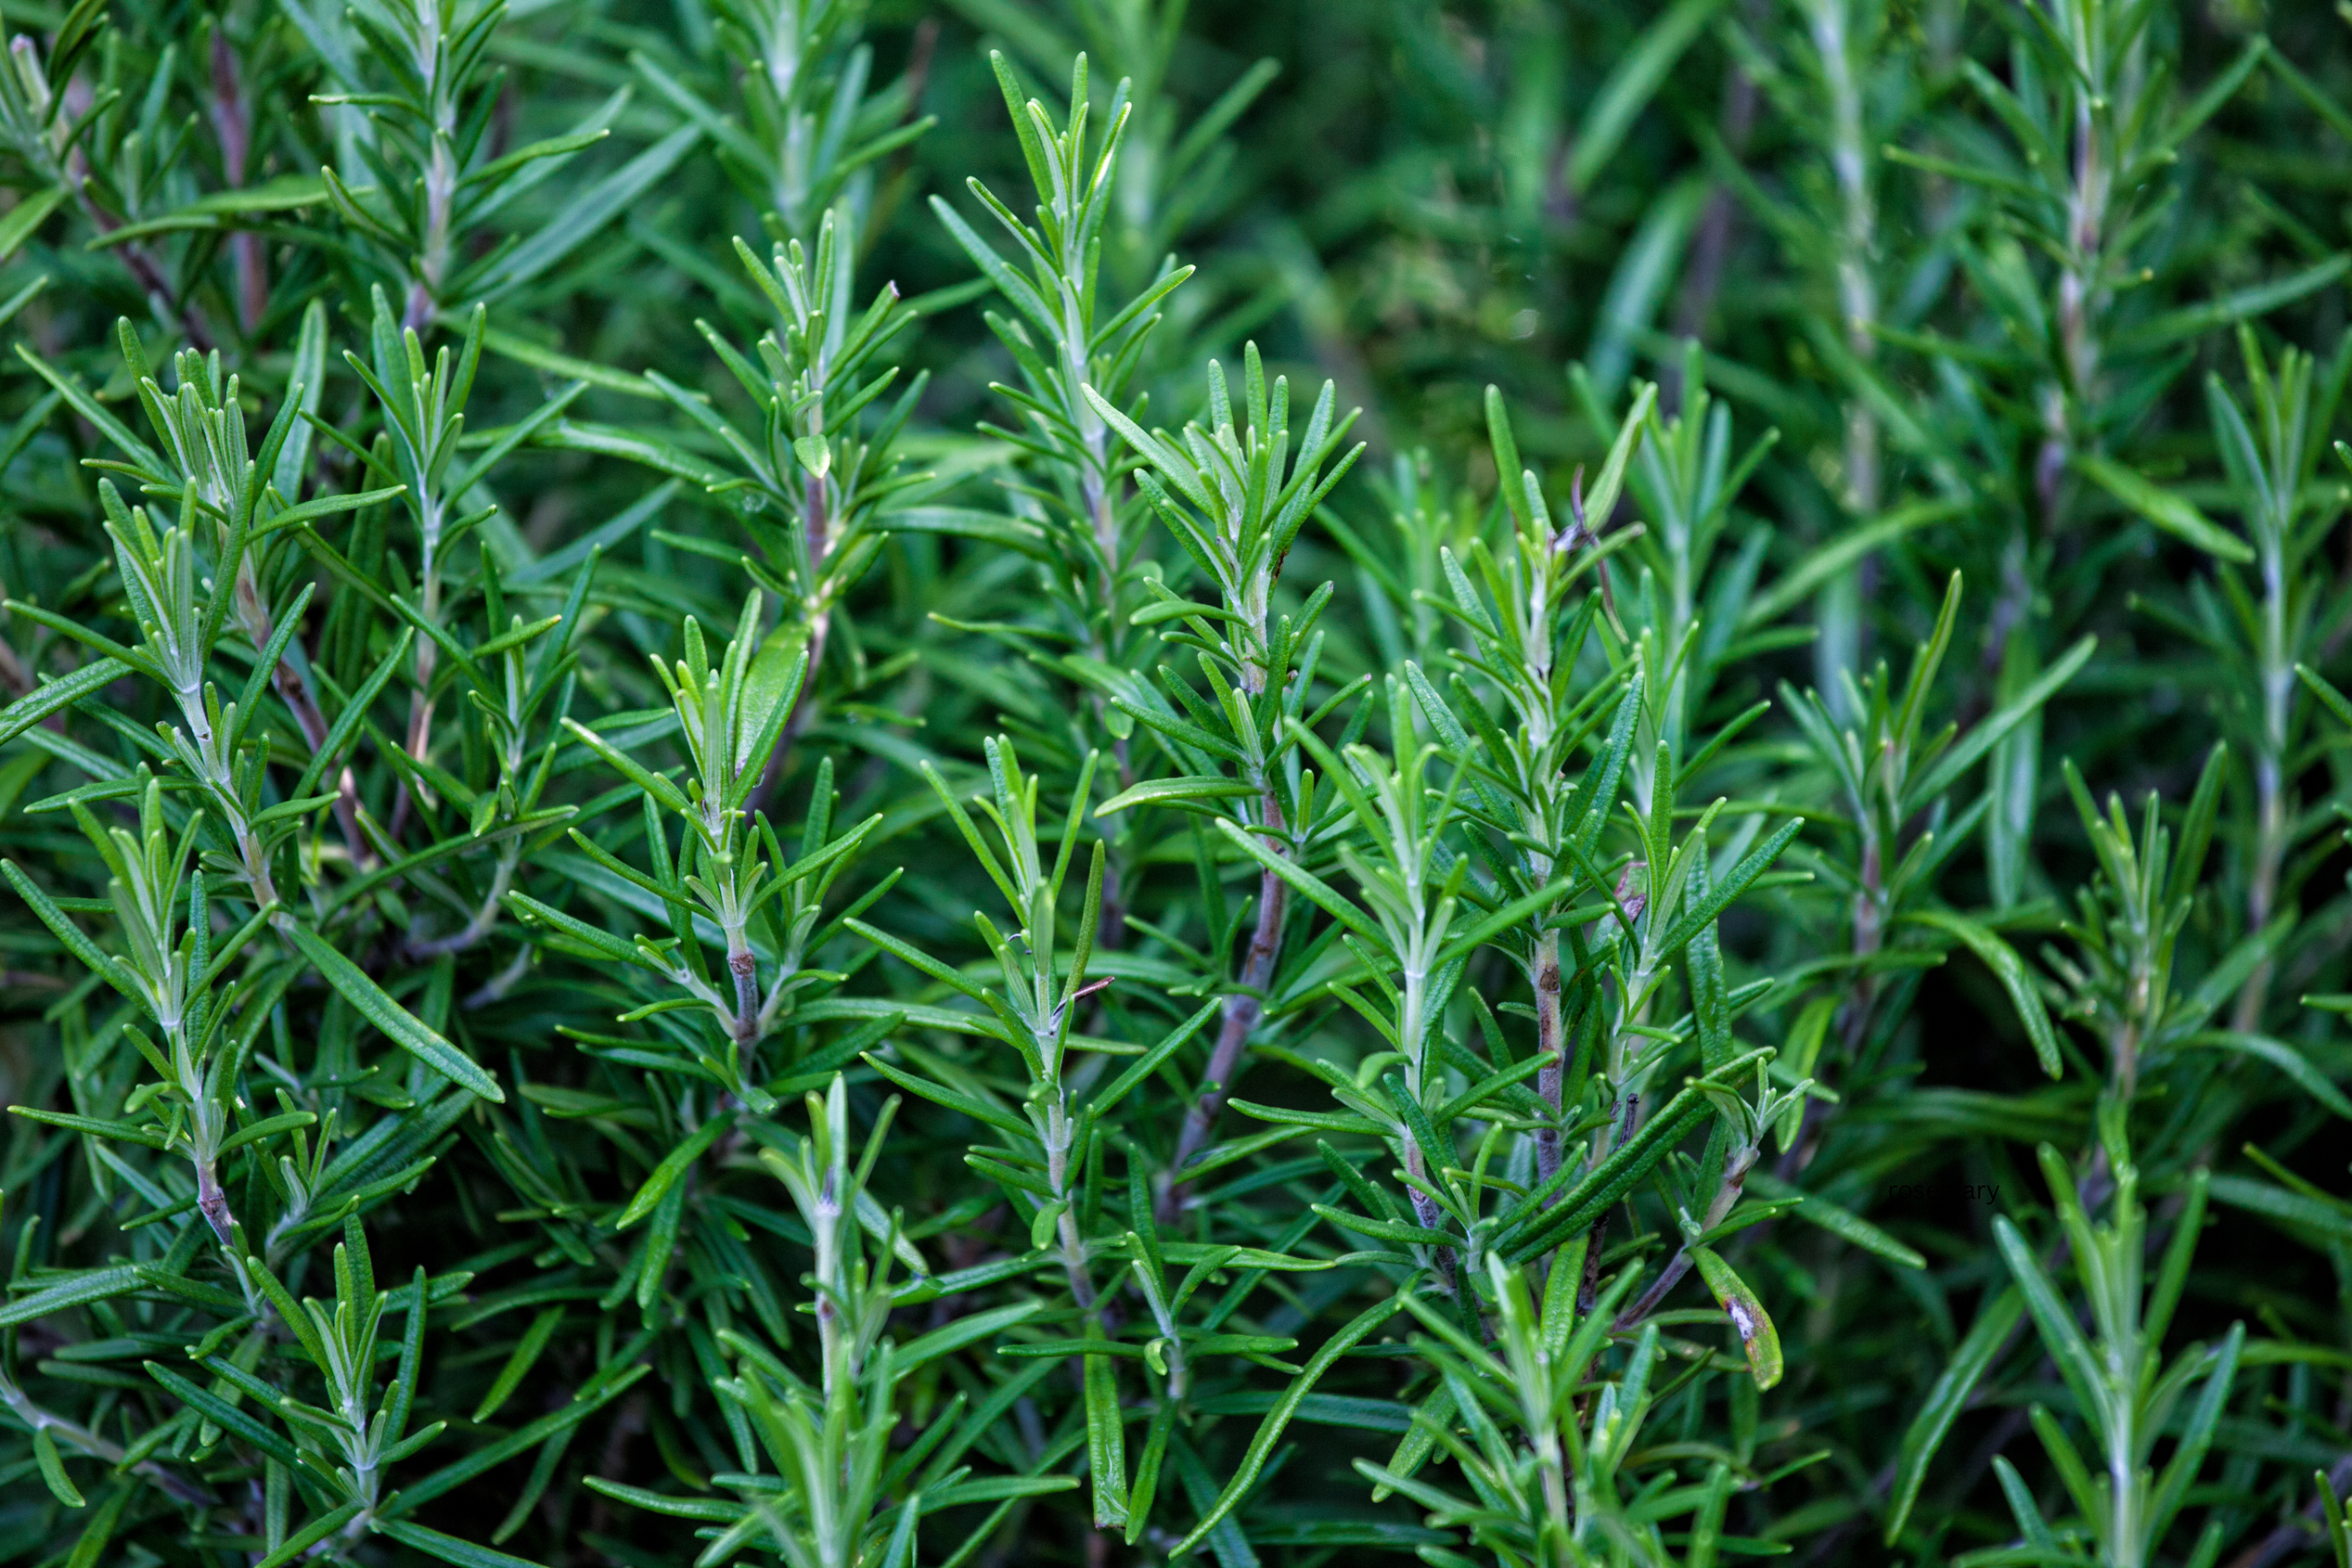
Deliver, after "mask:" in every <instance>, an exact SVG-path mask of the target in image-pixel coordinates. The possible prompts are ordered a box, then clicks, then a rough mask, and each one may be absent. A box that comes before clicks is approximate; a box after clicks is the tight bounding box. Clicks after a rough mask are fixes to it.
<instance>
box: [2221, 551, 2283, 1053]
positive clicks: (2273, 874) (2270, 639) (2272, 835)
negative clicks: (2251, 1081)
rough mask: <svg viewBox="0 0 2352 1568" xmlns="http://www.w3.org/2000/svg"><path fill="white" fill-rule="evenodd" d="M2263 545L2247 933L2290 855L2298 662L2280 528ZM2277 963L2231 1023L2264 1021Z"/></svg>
mask: <svg viewBox="0 0 2352 1568" xmlns="http://www.w3.org/2000/svg"><path fill="white" fill-rule="evenodd" d="M2259 532H2261V533H2263V534H2265V535H2272V537H2268V538H2265V539H2264V540H2263V647H2262V693H2263V739H2262V746H2261V749H2260V750H2259V751H2258V752H2256V753H2255V757H2254V793H2255V796H2256V799H2257V801H2258V803H2259V804H2258V808H2257V815H2256V822H2255V829H2254V865H2253V877H2252V880H2251V882H2250V883H2249V884H2248V886H2247V889H2246V934H2247V935H2249V936H2252V935H2253V934H2255V933H2256V932H2258V931H2261V930H2262V929H2263V927H2264V926H2266V925H2268V924H2270V921H2271V915H2272V913H2273V909H2274V906H2275V905H2276V902H2277V900H2278V879H2279V867H2280V865H2281V863H2282V862H2283V861H2284V859H2285V858H2286V850H2287V799H2286V731H2287V720H2288V716H2289V714H2290V713H2291V712H2292V710H2293V704H2294V661H2293V660H2292V659H2290V658H2288V657H2287V647H2286V640H2287V639H2286V582H2285V577H2286V573H2285V563H2284V560H2283V559H2282V552H2281V550H2280V548H2279V545H2280V541H2279V540H2278V539H2277V538H2276V537H2275V533H2278V532H2284V529H2283V528H2282V529H2279V530H2277V531H2273V530H2269V529H2264V530H2261V531H2259ZM2272 973H2273V969H2272V963H2271V961H2270V960H2269V959H2268V958H2265V959H2263V962H2262V963H2260V964H2258V965H2256V966H2255V969H2254V972H2253V973H2252V974H2250V975H2248V976H2247V977H2246V984H2245V985H2244V987H2243V988H2242V990H2240V991H2239V993H2238V1003H2237V1007H2236V1009H2235V1010H2234V1012H2233V1013H2232V1015H2231V1027H2232V1028H2235V1029H2237V1030H2239V1031H2240V1032H2241V1033H2247V1034H2251V1033H2252V1032H2253V1031H2255V1030H2257V1029H2259V1028H2260V1027H2261V1026H2262V1020H2263V1003H2264V1002H2265V1001H2267V1000H2268V999H2269V994H2270V986H2271V976H2272Z"/></svg>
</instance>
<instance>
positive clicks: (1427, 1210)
mask: <svg viewBox="0 0 2352 1568" xmlns="http://www.w3.org/2000/svg"><path fill="white" fill-rule="evenodd" d="M1404 1169H1405V1174H1407V1175H1409V1176H1411V1177H1412V1178H1413V1180H1414V1182H1416V1183H1418V1182H1426V1181H1428V1180H1429V1161H1428V1159H1427V1157H1426V1156H1425V1155H1423V1153H1422V1152H1421V1145H1420V1144H1419V1143H1418V1142H1415V1141H1414V1140H1413V1139H1412V1135H1411V1134H1407V1135H1406V1138H1405V1142H1404ZM1406 1191H1407V1192H1408V1193H1409V1194H1411V1196H1412V1217H1413V1222H1414V1223H1415V1224H1417V1225H1419V1226H1421V1227H1422V1229H1423V1230H1443V1229H1444V1228H1445V1211H1444V1209H1442V1208H1440V1207H1439V1206H1438V1204H1437V1200H1436V1199H1435V1198H1433V1197H1431V1196H1430V1195H1429V1194H1427V1193H1425V1192H1423V1191H1422V1190H1421V1188H1420V1187H1419V1186H1417V1185H1413V1184H1408V1185H1407V1187H1406ZM1431 1251H1432V1252H1433V1254H1434V1256H1435V1258H1436V1263H1437V1282H1438V1283H1439V1284H1440V1285H1442V1286H1443V1287H1444V1289H1445V1293H1446V1294H1447V1295H1449V1296H1457V1295H1459V1294H1460V1290H1461V1280H1460V1278H1459V1275H1458V1272H1457V1270H1456V1268H1455V1267H1454V1248H1453V1247H1450V1246H1439V1247H1433V1248H1431Z"/></svg>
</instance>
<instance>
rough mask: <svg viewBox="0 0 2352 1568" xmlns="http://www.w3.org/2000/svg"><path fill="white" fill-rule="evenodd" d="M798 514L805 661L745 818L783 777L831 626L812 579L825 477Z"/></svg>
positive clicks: (828, 519) (826, 533)
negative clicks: (804, 578)
mask: <svg viewBox="0 0 2352 1568" xmlns="http://www.w3.org/2000/svg"><path fill="white" fill-rule="evenodd" d="M801 506H802V515H803V517H805V518H806V519H807V523H808V526H807V529H806V532H805V537H806V538H807V541H808V567H807V575H808V582H809V584H810V586H809V590H808V593H809V597H808V601H807V609H808V665H807V668H805V669H804V670H803V672H802V675H801V689H800V690H799V691H797V692H795V693H794V694H793V710H792V714H791V716H790V717H789V718H787V719H786V720H785V721H784V727H783V729H782V730H781V731H778V732H777V735H776V743H775V745H774V746H773V747H772V749H771V750H770V751H769V752H768V761H767V765H766V766H764V767H762V768H761V770H760V782H759V783H758V784H753V785H752V786H751V795H750V796H749V797H748V798H746V799H745V801H744V803H743V815H744V816H745V817H746V818H747V819H748V818H750V817H753V816H758V815H759V814H760V813H761V812H762V811H765V810H766V809H767V807H768V802H769V800H770V799H771V798H772V796H773V795H775V793H776V788H777V786H778V785H780V784H782V783H783V781H784V759H785V758H786V757H787V756H789V755H790V754H791V752H792V749H793V742H794V741H795V740H797V739H799V737H800V732H801V729H802V727H803V725H805V724H806V723H807V722H808V712H809V693H810V692H811V691H812V690H814V689H815V687H816V671H817V666H818V665H820V664H822V663H824V642H825V634H826V633H827V632H828V631H830V630H831V629H832V626H833V612H832V610H831V609H829V608H828V607H826V605H825V604H824V600H823V599H822V598H821V597H820V596H819V595H818V594H817V592H816V589H815V582H816V575H817V570H818V568H819V567H820V566H821V565H823V563H824V558H825V555H826V553H827V552H828V551H829V550H830V549H831V548H832V533H833V511H832V492H831V491H830V490H828V489H825V481H824V480H823V479H819V478H817V477H816V476H815V475H814V474H812V475H810V476H809V478H808V481H807V483H806V485H805V486H804V487H803V489H802V492H801Z"/></svg>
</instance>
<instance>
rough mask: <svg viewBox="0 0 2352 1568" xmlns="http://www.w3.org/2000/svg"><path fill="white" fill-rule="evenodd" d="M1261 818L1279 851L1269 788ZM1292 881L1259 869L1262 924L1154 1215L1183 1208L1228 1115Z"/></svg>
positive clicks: (1278, 823) (1166, 1217)
mask: <svg viewBox="0 0 2352 1568" xmlns="http://www.w3.org/2000/svg"><path fill="white" fill-rule="evenodd" d="M1258 810H1259V815H1260V816H1261V818H1262V821H1261V823H1260V831H1261V832H1262V833H1264V835H1265V841H1266V847H1268V848H1270V849H1272V850H1273V851H1274V852H1275V853H1276V854H1277V855H1279V854H1281V853H1282V846H1281V843H1280V841H1279V839H1278V838H1277V837H1276V834H1277V833H1278V832H1279V831H1280V829H1281V827H1282V805H1281V803H1280V802H1279V801H1277V800H1276V798H1275V795H1274V792H1273V791H1272V790H1268V791H1266V792H1265V795H1264V796H1263V797H1261V799H1260V802H1259V806H1258ZM1289 896H1290V884H1289V883H1287V882H1286V881H1284V880H1283V879H1281V878H1280V877H1278V876H1276V875H1275V874H1274V873H1273V872H1272V871H1265V872H1262V873H1260V874H1259V877H1258V883H1257V926H1256V929H1255V931H1252V932H1251V933H1250V944H1249V952H1248V955H1247V956H1246V957H1244V959H1243V960H1242V972H1241V974H1240V977H1239V978H1238V979H1237V980H1235V982H1234V994H1232V995H1231V996H1229V997H1227V998H1226V999H1225V1015H1224V1018H1223V1022H1222V1023H1221V1024H1220V1025H1219V1026H1218V1029H1217V1043H1216V1046H1215V1047H1214V1048H1213V1049H1212V1050H1211V1051H1210V1052H1209V1070H1208V1075H1207V1076H1206V1077H1205V1078H1204V1079H1202V1082H1201V1092H1200V1095H1199V1096H1198V1098H1196V1099H1195V1100H1193V1102H1192V1109H1191V1110H1188V1111H1186V1112H1185V1113H1184V1127H1183V1131H1181V1132H1180V1133H1179V1134H1178V1135H1177V1139H1176V1154H1175V1157H1174V1158H1173V1159H1171V1160H1170V1161H1169V1162H1168V1169H1167V1172H1166V1173H1165V1174H1164V1175H1162V1176H1161V1178H1160V1196H1159V1201H1158V1202H1157V1203H1155V1204H1154V1205H1152V1209H1153V1215H1154V1217H1155V1218H1157V1219H1159V1220H1160V1222H1161V1223H1162V1224H1166V1223H1168V1222H1170V1221H1171V1220H1173V1219H1175V1218H1176V1216H1177V1215H1180V1214H1181V1213H1182V1212H1183V1208H1184V1200H1185V1196H1186V1191H1187V1189H1186V1184H1184V1183H1183V1182H1182V1181H1181V1180H1180V1179H1179V1176H1180V1173H1181V1172H1182V1171H1183V1169H1184V1167H1185V1166H1186V1165H1188V1164H1190V1163H1192V1157H1193V1156H1194V1155H1195V1154H1198V1153H1199V1152H1201V1150H1202V1147H1203V1146H1204V1145H1205V1144H1207V1142H1209V1136H1210V1134H1211V1133H1212V1132H1213V1131H1215V1130H1216V1126H1217V1118H1218V1117H1220V1116H1222V1115H1223V1114H1224V1110H1225V1101H1226V1100H1229V1099H1231V1098H1232V1096H1233V1083H1234V1074H1235V1073H1236V1072H1237V1071H1238V1070H1239V1068H1240V1066H1241V1059H1242V1052H1243V1051H1244V1049H1245V1048H1246V1047H1248V1045H1249V1039H1250V1036H1251V1034H1252V1033H1254V1032H1255V1030H1256V1028H1257V1026H1258V1020H1259V1019H1260V1018H1262V1017H1263V1016H1265V993H1266V988H1267V987H1268V985H1270V984H1272V983H1273V980H1274V960H1275V955H1276V952H1279V950H1280V949H1281V946H1282V918H1283V915H1284V913H1285V911H1286V908H1287V905H1288V902H1289Z"/></svg>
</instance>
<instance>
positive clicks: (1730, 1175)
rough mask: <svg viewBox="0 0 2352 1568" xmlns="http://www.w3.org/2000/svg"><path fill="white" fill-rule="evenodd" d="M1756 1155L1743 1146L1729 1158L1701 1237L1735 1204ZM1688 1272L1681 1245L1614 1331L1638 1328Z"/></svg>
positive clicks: (1687, 1246)
mask: <svg viewBox="0 0 2352 1568" xmlns="http://www.w3.org/2000/svg"><path fill="white" fill-rule="evenodd" d="M1758 1152H1759V1151H1758V1150H1757V1148H1756V1146H1755V1145H1754V1144H1745V1145H1743V1146H1742V1147H1741V1148H1740V1149H1739V1150H1738V1152H1736V1153H1734V1154H1733V1155H1732V1157H1731V1161H1730V1163H1728V1164H1727V1165H1726V1166H1725V1167H1724V1169H1723V1181H1722V1182H1721V1184H1718V1185H1717V1188H1716V1190H1715V1197H1714V1199H1713V1201H1712V1202H1710V1203H1709V1204H1708V1205H1706V1218H1705V1219H1704V1220H1702V1221H1700V1222H1699V1227H1698V1228H1699V1231H1700V1233H1701V1234H1702V1235H1703V1234H1705V1233H1706V1232H1707V1231H1710V1230H1713V1229H1714V1228H1715V1227H1716V1226H1718V1225H1721V1224H1722V1223H1723V1222H1724V1220H1725V1218H1726V1217H1727V1216H1728V1215H1730V1213H1731V1210H1732V1205H1735V1204H1737V1203H1738V1201H1739V1196H1740V1194H1741V1193H1742V1192H1743V1191H1745V1190H1746V1188H1747V1184H1748V1172H1749V1171H1751V1170H1754V1169H1755V1168H1756V1156H1757V1153H1758ZM1690 1268H1691V1251H1690V1244H1689V1243H1688V1242H1685V1243H1684V1244H1683V1245H1682V1246H1680V1247H1676V1248H1675V1255H1674V1257H1673V1258H1672V1259H1670V1260H1669V1261H1668V1262H1667V1264H1666V1268H1665V1272H1664V1273H1663V1274H1661V1275H1659V1276H1658V1278H1657V1279H1656V1280H1655V1281H1654V1282H1653V1283H1652V1284H1651V1286H1650V1288H1649V1289H1646V1290H1644V1291H1643V1292H1642V1295H1641V1299H1640V1300H1637V1301H1635V1302H1634V1303H1633V1305H1632V1306H1631V1307H1628V1308H1626V1309H1625V1310H1624V1311H1623V1312H1622V1313H1621V1314H1619V1316H1618V1319H1617V1323H1616V1328H1615V1331H1616V1332H1618V1333H1621V1334H1622V1333H1624V1332H1626V1331H1629V1330H1632V1329H1634V1328H1638V1327H1639V1326H1640V1325H1641V1322H1642V1320H1643V1319H1644V1318H1646V1317H1648V1316H1649V1315H1650V1314H1651V1313H1653V1312H1654V1311H1656V1310H1658V1305H1659V1303H1660V1302H1662V1301H1664V1300H1665V1299H1666V1295H1667V1293H1668V1292H1669V1291H1671V1290H1672V1289H1674V1288H1675V1286H1676V1285H1679V1284H1681V1283H1682V1279H1683V1276H1684V1275H1685V1274H1687V1273H1689V1272H1690Z"/></svg>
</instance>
